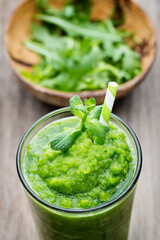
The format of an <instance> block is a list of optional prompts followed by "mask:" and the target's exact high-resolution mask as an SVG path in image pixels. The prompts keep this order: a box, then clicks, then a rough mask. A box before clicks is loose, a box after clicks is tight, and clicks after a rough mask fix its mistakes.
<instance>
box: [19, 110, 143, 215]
mask: <svg viewBox="0 0 160 240" xmlns="http://www.w3.org/2000/svg"><path fill="white" fill-rule="evenodd" d="M65 111H66V112H67V111H70V107H65V108H61V109H57V110H54V111H52V112H50V113H47V114H45V115H44V116H42V117H41V118H39V119H38V120H37V121H36V122H35V123H34V124H32V126H31V127H30V128H29V129H28V130H27V131H26V133H25V134H24V136H23V137H22V139H21V141H20V144H19V146H18V150H17V154H16V167H17V172H18V176H19V178H20V181H21V183H22V185H23V187H24V188H25V190H26V191H27V192H28V193H29V195H31V196H32V197H33V199H35V200H36V201H38V202H39V203H41V204H42V205H44V206H45V207H48V208H50V209H52V210H57V211H61V212H66V213H89V212H92V211H97V210H101V209H104V208H106V207H110V206H111V205H114V204H116V203H118V202H119V201H120V200H121V199H123V198H124V197H125V196H127V194H128V193H129V192H130V191H131V190H132V189H133V188H134V186H135V185H136V183H137V180H138V178H139V175H140V172H141V168H142V150H141V146H140V143H139V140H138V138H137V136H136V134H135V133H134V131H133V130H132V128H131V127H130V126H129V125H128V124H127V123H126V122H125V121H124V120H122V119H121V118H120V117H118V116H117V115H115V114H113V113H111V116H112V117H113V118H114V119H116V120H118V121H119V122H120V123H121V124H123V126H124V127H125V128H126V129H127V130H128V131H129V133H130V135H131V136H132V138H133V140H134V143H135V146H136V149H137V168H136V171H135V174H134V176H133V178H132V181H131V182H130V184H129V185H128V186H127V188H126V189H125V190H124V191H123V192H122V193H121V194H120V195H119V196H117V197H116V198H114V199H112V200H111V201H109V202H107V203H104V204H102V205H99V206H97V207H93V208H88V209H68V208H62V207H58V206H55V205H53V204H51V203H49V202H47V201H45V200H43V199H41V198H40V197H39V196H38V195H37V194H36V193H35V192H34V191H33V190H32V189H31V188H30V187H29V185H28V184H27V182H26V180H25V178H24V176H23V173H22V169H21V164H20V159H21V151H22V148H23V144H24V142H25V140H26V139H27V137H28V136H29V134H30V133H31V132H32V130H33V129H34V128H35V127H36V126H37V125H39V124H40V123H41V122H43V121H44V120H46V119H48V118H49V117H52V116H53V114H54V115H56V114H60V113H63V112H65Z"/></svg>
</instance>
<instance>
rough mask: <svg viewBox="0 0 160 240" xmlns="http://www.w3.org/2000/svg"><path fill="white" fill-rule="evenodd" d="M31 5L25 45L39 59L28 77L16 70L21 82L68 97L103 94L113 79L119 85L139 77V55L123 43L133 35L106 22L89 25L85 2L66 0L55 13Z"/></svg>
mask: <svg viewBox="0 0 160 240" xmlns="http://www.w3.org/2000/svg"><path fill="white" fill-rule="evenodd" d="M36 6H37V10H38V12H39V13H38V14H36V15H35V16H34V21H33V23H32V26H31V27H32V35H31V38H30V39H29V40H27V41H25V46H26V47H27V48H28V49H30V50H32V51H34V52H36V53H38V54H39V55H40V56H41V57H42V60H41V62H40V63H39V64H38V65H35V66H34V67H33V71H32V72H31V73H30V72H28V71H22V75H23V76H24V77H25V78H27V79H29V80H30V81H33V82H34V83H36V84H38V85H41V86H43V87H46V88H50V89H56V90H60V91H70V92H74V91H84V90H95V89H104V88H106V87H107V85H108V82H109V81H113V80H114V81H116V82H117V83H118V84H122V83H124V82H126V81H129V80H130V79H132V78H134V77H135V76H136V75H138V74H139V73H140V72H141V63H140V55H139V54H138V53H137V52H135V51H134V50H133V49H131V48H130V47H129V46H127V44H126V41H125V39H126V37H130V38H132V40H133V41H135V39H136V37H135V36H134V34H133V33H132V32H129V31H125V30H119V29H117V28H115V26H114V19H112V18H110V19H108V20H106V21H104V22H103V21H101V20H96V21H94V22H92V21H91V16H90V15H91V14H90V10H91V7H90V6H91V3H90V0H69V1H67V2H66V4H65V6H64V7H63V9H62V10H60V11H58V10H57V9H56V8H54V7H52V6H50V5H49V3H48V1H47V0H36ZM39 20H40V22H41V24H40V23H39Z"/></svg>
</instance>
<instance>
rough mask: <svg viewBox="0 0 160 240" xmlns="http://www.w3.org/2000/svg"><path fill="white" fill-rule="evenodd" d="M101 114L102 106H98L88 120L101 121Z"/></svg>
mask: <svg viewBox="0 0 160 240" xmlns="http://www.w3.org/2000/svg"><path fill="white" fill-rule="evenodd" d="M101 112H102V106H96V107H95V108H94V109H93V110H92V111H91V112H90V114H89V115H88V118H87V119H93V118H95V119H97V120H99V119H100V115H101Z"/></svg>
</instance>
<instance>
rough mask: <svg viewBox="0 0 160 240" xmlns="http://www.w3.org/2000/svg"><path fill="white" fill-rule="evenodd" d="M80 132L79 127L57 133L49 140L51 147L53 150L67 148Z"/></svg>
mask: <svg viewBox="0 0 160 240" xmlns="http://www.w3.org/2000/svg"><path fill="white" fill-rule="evenodd" d="M80 134H81V131H80V130H79V129H71V130H67V131H65V132H62V133H60V134H58V135H57V136H56V137H55V138H53V140H52V141H51V143H50V144H51V148H52V149H54V150H61V151H62V152H65V151H66V150H67V149H68V148H70V147H71V146H72V144H73V142H74V140H75V139H76V138H77V137H78V136H79V135H80Z"/></svg>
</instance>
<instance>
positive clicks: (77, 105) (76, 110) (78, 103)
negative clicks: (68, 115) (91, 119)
mask: <svg viewBox="0 0 160 240" xmlns="http://www.w3.org/2000/svg"><path fill="white" fill-rule="evenodd" d="M69 102H70V109H71V112H72V113H73V114H74V115H75V116H77V117H78V118H80V119H81V120H82V119H83V118H84V114H86V113H87V112H86V109H85V107H84V105H83V102H82V100H81V99H80V97H79V96H77V95H75V96H73V97H72V98H71V99H70V100H69Z"/></svg>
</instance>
